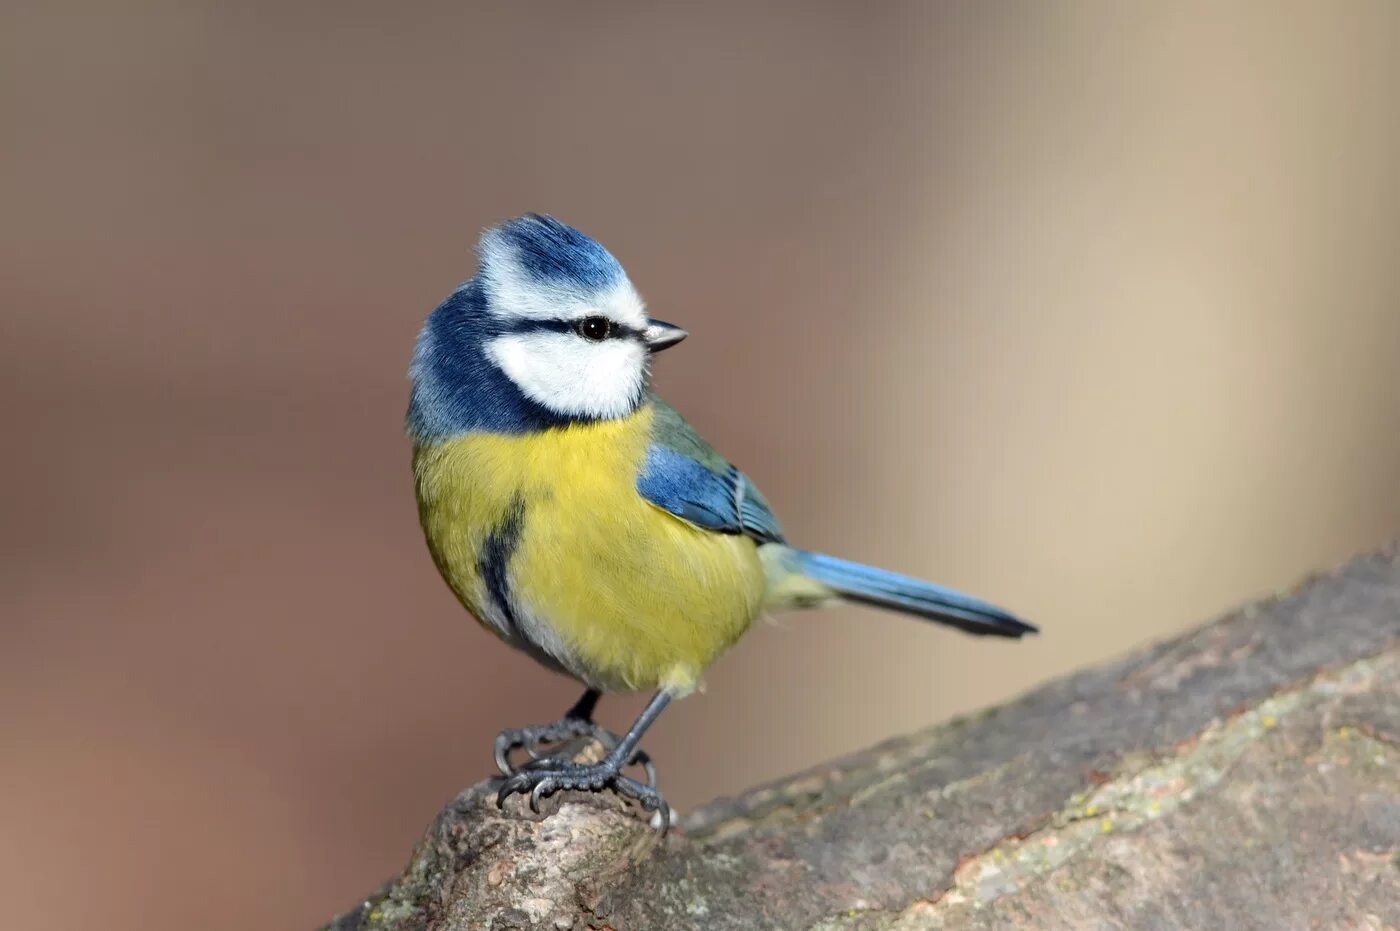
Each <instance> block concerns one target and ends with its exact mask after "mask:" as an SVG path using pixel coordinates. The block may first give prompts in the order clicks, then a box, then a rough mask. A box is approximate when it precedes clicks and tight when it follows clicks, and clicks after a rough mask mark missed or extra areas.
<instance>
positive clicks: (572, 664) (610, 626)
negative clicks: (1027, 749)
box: [407, 215, 1035, 828]
mask: <svg viewBox="0 0 1400 931" xmlns="http://www.w3.org/2000/svg"><path fill="white" fill-rule="evenodd" d="M478 258H479V265H478V268H477V272H476V275H475V276H474V277H472V278H471V279H470V280H468V281H467V282H466V283H464V284H462V285H461V286H459V287H458V288H457V290H456V291H454V292H453V293H452V294H451V295H450V296H449V297H448V298H447V300H445V301H444V302H443V303H442V304H441V305H440V306H439V307H438V308H437V309H436V310H434V311H433V312H432V313H431V314H430V315H429V317H428V319H427V322H426V324H425V325H424V327H423V329H422V332H421V334H420V335H419V337H418V342H417V346H416V349H415V351H414V355H413V363H412V367H411V373H410V374H411V379H412V399H411V402H410V405H409V411H408V417H407V428H408V433H409V436H410V437H411V439H412V441H413V472H414V478H415V486H416V491H417V498H418V512H419V517H420V520H421V522H422V526H423V531H424V535H425V536H426V538H427V543H428V548H429V550H430V551H431V553H432V556H433V560H434V562H435V563H436V565H437V568H438V571H439V572H440V573H441V574H442V577H443V578H444V579H445V580H446V582H447V584H448V586H450V587H451V589H452V591H453V592H454V593H456V595H457V597H458V599H459V600H460V601H461V602H462V604H463V605H465V606H466V608H467V609H468V610H469V611H470V612H471V613H472V614H474V615H475V616H476V617H477V618H478V619H479V620H480V621H481V622H482V624H483V625H484V626H486V627H487V628H488V629H489V630H491V631H492V632H494V633H495V634H496V635H497V636H498V637H500V638H501V639H502V640H504V641H506V642H507V643H509V644H510V645H511V646H514V647H517V648H519V649H521V650H524V651H525V652H526V653H528V654H530V655H531V656H533V657H534V658H535V659H537V660H539V661H540V662H541V663H543V664H544V665H545V666H547V667H549V668H551V669H554V670H557V671H559V672H563V673H566V674H568V675H570V676H573V677H574V678H575V679H577V680H579V681H580V682H581V683H583V685H584V686H585V687H586V689H587V691H586V692H585V693H584V695H583V697H582V698H581V699H580V700H579V702H578V703H577V704H576V705H575V706H574V707H573V708H572V709H570V710H569V712H568V713H567V714H566V715H565V716H564V717H563V718H561V719H560V720H558V721H556V722H554V723H552V724H546V725H542V726H537V727H526V728H522V729H518V730H507V731H504V732H502V734H501V735H500V737H499V738H498V739H497V742H496V759H497V764H498V765H499V767H500V769H501V771H502V773H503V775H505V776H506V779H505V782H504V785H503V786H502V787H501V790H500V796H499V800H498V801H500V802H501V803H503V802H504V800H505V799H506V798H507V797H508V796H509V795H511V794H512V793H516V792H519V793H528V794H529V796H530V803H531V806H532V807H534V808H536V809H537V808H538V804H539V800H540V798H541V797H543V796H547V795H549V794H551V793H553V792H555V791H558V790H561V789H582V790H592V791H599V790H602V789H605V788H611V789H613V790H614V791H616V792H618V793H619V794H621V795H623V796H625V797H628V798H631V799H634V800H636V801H638V802H640V803H641V804H642V805H643V807H644V808H646V809H647V810H649V811H653V812H658V813H659V820H660V822H661V824H662V826H663V828H664V826H665V825H666V824H667V823H668V821H669V809H667V807H666V803H665V801H664V800H663V799H662V797H661V795H660V793H659V792H658V790H657V788H656V778H655V770H654V768H653V767H652V766H651V763H650V760H649V759H648V758H647V757H646V755H645V754H644V753H643V752H642V751H641V749H640V747H639V746H638V744H639V741H640V740H641V737H642V734H643V732H644V731H645V730H646V729H647V727H648V726H650V725H651V723H652V722H653V721H655V720H656V717H657V715H659V714H660V713H661V711H662V710H663V709H664V708H665V707H666V705H667V703H669V702H670V701H671V700H672V699H673V698H679V697H682V696H685V695H686V694H688V693H690V692H691V691H692V690H694V689H695V687H696V685H697V684H698V682H699V681H700V676H701V673H703V672H704V670H705V668H706V667H707V666H709V665H710V663H712V662H713V661H714V660H715V658H716V657H718V656H719V655H720V654H721V653H723V652H724V651H725V650H726V649H727V648H728V647H729V646H730V645H732V644H733V643H734V642H735V641H736V640H737V639H738V638H739V637H740V635H742V634H743V633H744V631H745V630H747V629H748V627H749V625H750V624H752V623H753V621H754V619H755V618H757V617H758V616H759V615H760V614H762V613H763V612H765V611H768V610H772V609H779V608H789V607H808V606H813V605H818V604H822V603H825V602H828V601H832V600H834V599H847V600H851V601H859V602H864V603H866V604H871V605H876V606H879V607H882V608H889V609H893V610H895V611H900V612H904V613H906V614H911V615H915V616H917V617H922V618H927V619H929V620H933V621H938V622H940V623H944V624H949V625H951V626H953V627H957V628H959V629H961V630H965V631H967V632H969V633H974V634H995V635H997V636H1002V637H1020V636H1021V635H1023V634H1026V633H1031V632H1034V630H1035V628H1034V627H1032V626H1031V625H1029V624H1027V623H1025V622H1023V621H1020V620H1018V619H1016V618H1015V617H1013V616H1012V615H1010V614H1008V613H1007V612H1005V611H1003V610H1001V609H1000V608H997V607H994V606H992V605H990V604H988V603H986V602H984V601H980V600H978V599H976V598H972V597H970V596H968V595H964V594H961V593H959V592H956V591H953V590H951V589H947V588H943V587H941V586H938V585H933V584H930V583H928V582H921V581H919V580H917V579H912V578H908V577H906V576H902V575H897V574H895V573H893V572H887V571H885V570H883V569H876V568H872V567H870V566H863V565H859V564H857V563H853V562H847V561H845V560H843V559H837V558H836V557H834V556H825V555H822V554H819V553H812V552H807V551H805V550H801V549H797V548H795V547H792V546H790V545H788V543H787V541H786V538H785V537H784V535H783V530H782V527H781V526H780V525H779V523H778V520H777V518H776V517H775V516H774V515H773V511H772V510H771V509H770V508H769V506H768V502H767V501H765V500H764V498H763V495H761V494H760V493H759V491H758V489H757V488H755V487H754V484H753V483H752V482H751V481H750V480H749V478H748V477H747V476H746V475H744V473H743V472H740V471H739V470H738V469H737V468H735V467H734V466H733V465H731V464H730V463H729V462H728V461H727V460H726V459H725V458H724V457H723V456H722V455H720V454H719V453H718V452H716V451H715V449H714V448H713V447H711V446H710V445H709V444H708V443H706V442H705V441H704V440H703V439H701V438H700V436H699V435H698V434H696V432H695V431H694V430H693V429H691V427H690V425H689V424H688V423H686V422H685V420H683V419H682V418H681V416H680V415H679V414H678V413H676V411H675V410H674V409H673V408H672V407H671V406H670V405H668V404H667V403H666V402H665V401H663V400H661V398H659V397H657V396H656V395H655V394H654V393H652V392H651V390H650V387H649V384H648V374H649V366H650V362H651V357H652V356H653V355H654V354H655V353H658V352H660V351H662V350H663V349H666V348H668V347H671V346H674V345H676V344H677V343H679V342H680V341H681V340H682V339H684V338H685V337H686V332H685V331H684V330H682V329H681V328H679V327H677V326H674V325H672V324H670V323H665V322H663V321H660V320H655V319H652V318H651V317H650V316H649V315H648V314H647V310H646V308H645V306H644V305H643V303H642V300H641V298H640V297H638V295H637V292H636V290H635V289H634V288H633V286H632V284H631V282H630V281H629V280H628V278H627V275H626V273H624V272H623V270H622V266H621V265H619V264H618V262H617V260H616V259H614V258H613V256H612V255H611V254H610V253H609V252H608V251H607V250H606V249H604V248H603V246H602V245H600V244H599V243H598V242H596V241H595V240H593V239H591V238H589V237H588V236H585V235H584V234H583V233H581V232H579V231H578V230H576V229H574V228H572V227H570V226H566V225H565V224H563V223H561V222H559V221H558V220H556V219H554V218H552V217H548V216H539V215H529V216H525V217H521V218H519V219H515V220H510V221H508V222H506V223H503V224H501V225H500V226H497V227H495V228H493V229H490V230H488V231H487V232H486V233H485V234H483V236H482V238H481V242H480V245H479V247H478ZM640 690H648V691H655V697H653V698H652V699H651V701H650V703H649V704H648V705H647V706H646V708H645V710H644V711H643V712H642V714H641V716H640V717H639V718H638V719H637V721H636V723H635V724H634V725H633V726H632V727H631V729H629V730H628V731H627V732H626V733H625V734H623V735H622V736H620V737H619V736H617V735H615V734H612V733H610V732H608V731H606V730H605V729H603V728H601V727H599V726H598V725H597V724H595V723H594V722H593V720H592V714H593V708H594V705H595V704H596V702H597V700H598V698H599V696H600V694H601V693H603V692H633V691H640ZM585 736H586V737H592V738H595V739H597V740H598V741H599V742H600V743H602V744H603V746H604V747H605V748H606V754H605V756H604V757H603V759H602V760H601V761H600V762H597V763H581V762H575V761H574V760H573V759H571V758H564V757H553V756H541V755H540V752H539V750H540V748H541V747H542V746H544V745H546V744H555V743H558V742H560V741H564V740H568V739H572V738H580V737H585ZM520 749H524V750H525V751H526V752H527V753H528V754H529V756H530V757H531V759H530V760H529V761H528V762H526V763H525V764H523V765H521V766H519V767H517V766H515V765H513V764H512V763H511V761H510V757H511V755H512V754H513V753H514V752H515V751H517V750H520ZM633 763H639V764H641V765H643V766H644V767H646V771H647V776H646V781H642V780H640V779H635V778H632V777H631V776H628V775H626V774H625V773H624V769H625V768H626V767H627V766H629V765H630V764H633ZM654 820H657V819H656V818H654Z"/></svg>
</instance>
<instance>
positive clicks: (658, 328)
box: [642, 320, 690, 352]
mask: <svg viewBox="0 0 1400 931" xmlns="http://www.w3.org/2000/svg"><path fill="white" fill-rule="evenodd" d="M689 335H690V334H689V333H687V332H686V331H685V330H682V329H681V328H680V327H678V326H675V325H674V324H670V323H667V322H666V321H664V320H653V321H651V323H650V324H649V325H648V326H647V328H646V330H645V331H643V333H642V336H643V337H644V338H645V339H646V341H647V348H648V349H650V350H651V351H652V352H660V351H661V350H663V349H669V348H671V347H672V346H674V345H676V343H679V342H680V341H681V340H683V339H685V338H686V337H687V336H689Z"/></svg>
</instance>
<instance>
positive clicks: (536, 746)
mask: <svg viewBox="0 0 1400 931" xmlns="http://www.w3.org/2000/svg"><path fill="white" fill-rule="evenodd" d="M578 738H589V739H591V740H596V741H597V742H598V743H599V744H600V745H601V746H602V748H603V752H604V753H607V752H609V751H611V750H612V749H613V747H616V746H617V742H618V739H619V738H618V736H617V735H616V734H614V733H613V732H612V731H610V730H608V729H607V728H606V727H603V726H602V725H601V724H596V723H594V722H593V721H587V720H584V719H583V718H571V717H565V718H560V719H559V720H558V721H553V722H551V723H549V724H536V725H533V726H531V727H520V728H508V729H506V730H503V731H501V732H500V733H499V734H497V735H496V768H497V769H499V770H500V771H501V775H502V776H513V775H515V774H516V773H518V772H520V771H521V770H522V769H525V768H526V767H529V766H531V765H532V764H534V763H537V762H539V761H541V760H542V759H545V758H549V759H555V758H558V757H564V756H569V755H572V754H564V753H560V752H559V751H560V750H562V749H564V746H563V745H564V744H565V743H566V742H568V741H574V740H576V739H578ZM546 748H547V751H548V752H546ZM516 750H524V751H525V753H526V755H527V756H529V759H528V760H526V761H525V762H524V763H522V764H521V765H519V766H516V765H514V764H513V763H512V762H511V759H510V758H511V754H513V753H514V752H515V751H516ZM627 762H628V763H629V764H636V765H638V766H640V767H642V768H643V769H644V770H646V774H647V784H648V785H650V786H652V787H653V788H655V786H656V764H655V763H653V762H652V761H651V757H650V756H648V755H647V752H646V751H645V750H643V749H641V748H640V747H638V748H637V749H636V750H635V751H634V752H633V753H632V758H631V759H629V760H628V761H627Z"/></svg>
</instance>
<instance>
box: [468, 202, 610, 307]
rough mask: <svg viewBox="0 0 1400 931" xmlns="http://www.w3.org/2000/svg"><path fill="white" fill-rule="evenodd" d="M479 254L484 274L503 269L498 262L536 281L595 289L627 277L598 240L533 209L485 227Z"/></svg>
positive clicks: (487, 275) (602, 288)
mask: <svg viewBox="0 0 1400 931" xmlns="http://www.w3.org/2000/svg"><path fill="white" fill-rule="evenodd" d="M480 257H481V271H482V273H483V277H486V278H488V279H489V278H491V277H492V271H493V269H495V270H498V271H507V269H499V268H497V266H498V265H499V264H501V263H509V265H510V266H511V270H516V273H517V274H519V272H521V271H523V272H524V273H525V274H526V275H528V276H529V277H530V278H532V279H534V280H536V281H539V282H541V283H549V284H554V285H561V284H562V285H566V286H572V287H575V288H578V289H580V290H585V291H601V290H604V289H606V288H609V287H611V286H613V285H615V284H617V283H618V282H619V281H623V280H626V278H627V273H626V272H624V271H623V270H622V265H621V264H620V263H619V262H618V261H617V259H615V258H613V256H612V253H611V252H609V251H608V250H607V249H604V248H603V245H602V243H600V242H598V241H597V240H596V239H593V238H592V237H590V236H585V235H584V234H583V233H580V232H579V231H578V230H576V229H574V228H573V227H572V226H569V225H568V224H565V223H560V222H559V221H558V220H556V219H554V217H551V216H545V215H543V214H538V213H529V214H526V215H525V216H523V217H518V218H516V219H514V220H507V221H506V222H504V223H502V224H501V225H499V226H496V227H494V228H492V229H490V230H487V231H486V233H485V234H483V235H482V237H481V248H480Z"/></svg>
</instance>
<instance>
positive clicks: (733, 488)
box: [637, 397, 783, 543]
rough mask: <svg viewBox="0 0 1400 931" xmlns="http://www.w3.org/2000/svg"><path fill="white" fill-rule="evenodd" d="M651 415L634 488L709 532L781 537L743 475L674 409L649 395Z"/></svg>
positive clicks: (762, 538) (776, 539)
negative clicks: (648, 436) (648, 440)
mask: <svg viewBox="0 0 1400 931" xmlns="http://www.w3.org/2000/svg"><path fill="white" fill-rule="evenodd" d="M652 403H653V405H654V407H655V418H654V421H653V426H652V436H651V446H650V448H649V449H648V450H647V459H646V463H645V464H644V465H643V466H642V472H641V474H640V475H639V476H638V478H637V491H638V492H640V493H641V495H642V497H643V498H646V499H647V500H648V501H650V502H651V503H652V504H654V505H656V506H657V507H659V508H661V509H662V510H663V511H666V512H667V513H670V514H674V515H675V516H676V517H679V518H680V519H681V520H684V521H687V522H689V523H692V524H694V525H695V526H697V527H703V528H704V529H706V530H713V531H714V532H715V533H730V534H741V533H742V534H745V535H747V536H750V537H753V538H754V539H755V540H758V541H760V542H764V543H781V542H783V528H782V527H781V526H780V525H779V524H778V519H777V518H776V517H775V516H774V515H773V511H772V509H771V508H769V506H768V502H767V501H766V500H764V498H763V495H762V494H761V493H760V492H759V490H758V489H757V488H755V487H754V484H753V482H751V481H749V477H748V476H747V475H745V474H744V473H743V472H740V471H739V470H738V469H737V468H736V467H735V466H733V465H732V464H730V462H729V461H728V460H727V459H725V458H724V457H723V456H721V455H720V454H719V453H718V452H717V451H716V450H715V448H714V447H713V446H711V445H710V444H709V443H706V442H705V441H704V440H703V439H701V437H700V435H699V434H698V433H696V432H695V430H694V429H693V428H692V427H691V426H690V424H688V423H686V422H685V420H684V419H683V418H682V417H681V415H680V414H678V413H676V410H675V408H673V407H671V405H669V404H667V403H666V402H665V401H663V400H661V399H660V398H656V397H653V398H652Z"/></svg>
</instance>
